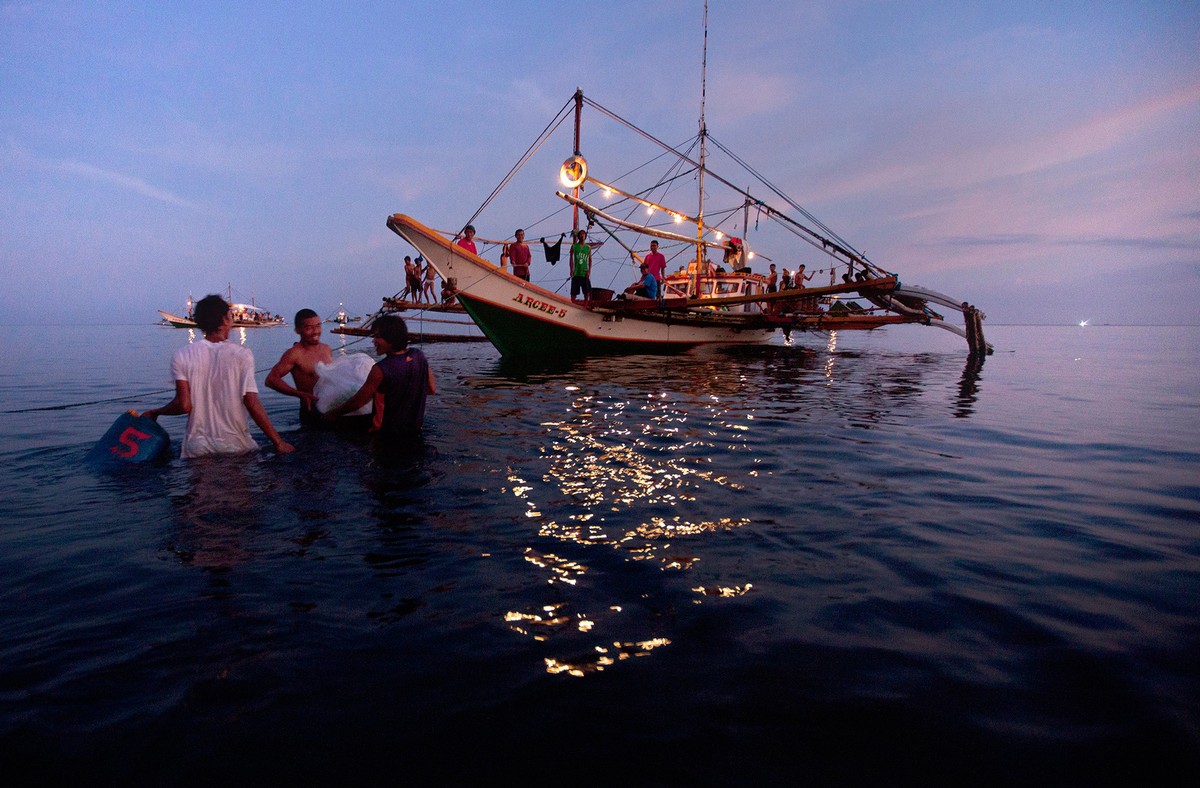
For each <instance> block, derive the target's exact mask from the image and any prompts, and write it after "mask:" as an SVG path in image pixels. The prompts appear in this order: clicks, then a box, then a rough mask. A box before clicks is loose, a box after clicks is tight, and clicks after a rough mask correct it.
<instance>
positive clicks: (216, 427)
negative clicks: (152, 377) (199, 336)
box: [142, 295, 296, 459]
mask: <svg viewBox="0 0 1200 788" xmlns="http://www.w3.org/2000/svg"><path fill="white" fill-rule="evenodd" d="M195 319H196V325H197V326H199V327H200V330H201V331H203V332H204V340H203V341H201V342H193V343H192V344H189V345H185V346H184V347H181V348H180V349H179V350H177V351H175V355H174V356H172V358H171V375H172V376H173V377H174V378H175V398H174V399H172V400H171V401H170V402H168V403H167V404H166V405H164V406H162V407H161V408H155V409H152V410H148V411H146V412H145V413H143V414H142V415H143V416H147V417H149V418H151V419H155V420H157V419H158V417H159V416H182V415H184V414H187V417H188V420H187V432H186V433H185V434H184V436H183V451H182V452H181V455H182V457H183V458H184V459H188V458H191V457H204V456H206V455H209V454H242V453H245V452H249V451H257V450H258V443H256V442H255V441H254V439H253V438H251V437H250V429H249V426H248V425H247V424H246V414H247V413H249V414H250V417H251V418H252V419H254V423H255V424H257V425H258V427H259V429H261V430H262V431H263V433H265V434H266V436H267V438H269V439H270V441H271V443H272V444H274V446H275V451H277V452H279V453H280V454H287V453H288V452H293V451H295V450H296V448H295V447H294V446H292V444H290V443H288V442H287V441H285V440H284V439H283V438H281V437H279V433H278V432H276V431H275V427H274V426H273V425H272V424H271V419H270V417H268V416H267V412H266V411H265V410H264V409H263V406H262V402H260V401H259V399H258V386H257V385H256V384H255V383H254V354H253V353H251V352H250V348H246V347H242V346H241V345H238V344H236V343H233V342H226V341H225V340H226V339H228V338H229V331H230V329H232V328H233V314H232V312H231V311H230V309H229V304H227V303H225V299H223V298H221V297H220V296H218V295H210V296H205V297H204V298H202V299H200V301H199V302H198V303H197V304H196V309H195Z"/></svg>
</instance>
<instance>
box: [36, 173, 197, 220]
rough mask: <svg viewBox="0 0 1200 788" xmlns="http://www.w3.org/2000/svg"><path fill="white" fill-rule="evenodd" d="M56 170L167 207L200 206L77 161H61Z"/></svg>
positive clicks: (122, 175) (144, 182)
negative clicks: (164, 204) (131, 193)
mask: <svg viewBox="0 0 1200 788" xmlns="http://www.w3.org/2000/svg"><path fill="white" fill-rule="evenodd" d="M58 169H59V170H60V171H61V172H65V173H70V174H74V175H82V176H83V177H85V178H90V179H92V180H97V181H101V182H104V183H111V184H113V185H115V186H118V187H120V188H122V189H125V190H127V191H131V192H134V193H135V194H140V195H142V196H143V197H149V198H150V199H152V200H158V201H160V202H164V203H167V204H168V205H177V206H180V207H182V208H191V209H193V210H200V206H199V205H198V204H196V203H194V202H192V201H191V200H186V199H184V198H183V197H180V196H179V195H177V194H172V193H171V192H169V191H166V190H165V189H160V188H158V187H157V186H154V185H153V184H150V183H147V182H146V181H144V180H142V179H141V178H135V177H132V176H130V175H125V174H123V173H119V172H112V171H111V170H105V169H102V168H100V167H94V166H92V165H91V164H85V163H83V162H79V161H62V162H59V163H58Z"/></svg>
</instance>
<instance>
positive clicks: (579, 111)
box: [571, 88, 583, 243]
mask: <svg viewBox="0 0 1200 788" xmlns="http://www.w3.org/2000/svg"><path fill="white" fill-rule="evenodd" d="M582 118H583V88H575V155H576V156H580V155H582V154H581V153H580V151H579V126H580V121H581V120H582ZM582 185H583V184H582V183H581V184H580V186H582ZM573 194H574V196H575V199H579V186H576V187H575V190H574V192H573ZM571 226H572V228H573V231H572V233H571V243H575V235H576V233H577V232H578V231H579V205H578V203H576V204H575V206H574V208H573V210H572V213H571Z"/></svg>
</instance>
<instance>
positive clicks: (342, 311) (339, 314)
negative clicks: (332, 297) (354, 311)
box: [325, 304, 362, 326]
mask: <svg viewBox="0 0 1200 788" xmlns="http://www.w3.org/2000/svg"><path fill="white" fill-rule="evenodd" d="M360 320H362V317H351V316H350V313H349V312H347V311H346V307H345V305H343V304H338V308H337V311H336V312H334V313H333V314H332V315H330V316H329V317H327V318H325V322H326V323H337V324H338V325H339V326H344V325H348V324H350V323H357V322H358V321H360Z"/></svg>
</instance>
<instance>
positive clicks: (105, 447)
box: [88, 411, 171, 463]
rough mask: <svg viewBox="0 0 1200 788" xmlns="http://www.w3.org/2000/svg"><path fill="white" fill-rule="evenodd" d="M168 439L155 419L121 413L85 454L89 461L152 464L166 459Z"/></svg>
mask: <svg viewBox="0 0 1200 788" xmlns="http://www.w3.org/2000/svg"><path fill="white" fill-rule="evenodd" d="M170 452H171V436H170V435H168V434H167V431H166V430H164V429H163V428H162V427H160V426H159V425H158V422H157V421H155V420H154V419H148V418H146V417H144V416H137V415H135V414H134V413H133V411H128V412H126V413H122V414H121V415H120V417H119V418H118V419H117V420H116V421H115V422H113V425H112V426H111V427H109V428H108V432H106V433H104V437H103V438H101V439H100V441H99V442H98V443H97V444H96V445H95V446H93V447H92V450H91V451H90V452H88V460H89V461H91V462H99V463H125V462H152V461H154V460H157V459H166V458H167V457H169V456H170Z"/></svg>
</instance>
